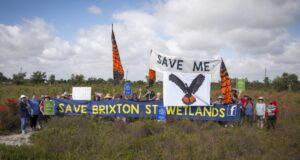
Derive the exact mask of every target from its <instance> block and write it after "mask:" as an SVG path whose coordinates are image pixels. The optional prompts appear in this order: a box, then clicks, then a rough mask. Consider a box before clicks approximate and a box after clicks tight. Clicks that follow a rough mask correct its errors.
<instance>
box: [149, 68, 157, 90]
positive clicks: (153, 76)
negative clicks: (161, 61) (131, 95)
mask: <svg viewBox="0 0 300 160" xmlns="http://www.w3.org/2000/svg"><path fill="white" fill-rule="evenodd" d="M155 80H156V72H155V70H153V69H149V72H148V86H149V87H151V86H153V84H154V82H155Z"/></svg>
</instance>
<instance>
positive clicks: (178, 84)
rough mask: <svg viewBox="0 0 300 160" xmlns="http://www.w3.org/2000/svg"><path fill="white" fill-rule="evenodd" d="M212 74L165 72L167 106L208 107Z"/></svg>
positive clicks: (165, 100) (165, 99) (165, 101)
mask: <svg viewBox="0 0 300 160" xmlns="http://www.w3.org/2000/svg"><path fill="white" fill-rule="evenodd" d="M210 81H211V74H206V73H180V72H173V73H170V72H164V81H163V83H164V86H163V87H164V88H163V90H164V105H165V106H208V105H209V104H210Z"/></svg>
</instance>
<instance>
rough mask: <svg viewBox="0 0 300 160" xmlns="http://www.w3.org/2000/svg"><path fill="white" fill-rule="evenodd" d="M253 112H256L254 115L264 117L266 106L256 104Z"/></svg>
mask: <svg viewBox="0 0 300 160" xmlns="http://www.w3.org/2000/svg"><path fill="white" fill-rule="evenodd" d="M255 110H256V115H258V116H265V112H266V104H265V103H256V106H255Z"/></svg>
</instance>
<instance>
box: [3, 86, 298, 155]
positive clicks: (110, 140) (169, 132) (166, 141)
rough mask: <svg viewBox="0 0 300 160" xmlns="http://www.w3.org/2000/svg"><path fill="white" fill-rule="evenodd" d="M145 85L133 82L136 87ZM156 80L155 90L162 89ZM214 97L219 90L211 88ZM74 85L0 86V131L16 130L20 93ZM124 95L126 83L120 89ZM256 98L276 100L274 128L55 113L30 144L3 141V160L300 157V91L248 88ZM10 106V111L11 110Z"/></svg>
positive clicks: (49, 91)
mask: <svg viewBox="0 0 300 160" xmlns="http://www.w3.org/2000/svg"><path fill="white" fill-rule="evenodd" d="M145 85H146V84H134V85H133V86H134V90H136V91H137V90H138V88H139V87H142V88H144V87H145ZM92 87H93V92H94V91H98V92H103V93H107V92H112V88H113V87H112V85H110V84H106V85H96V84H95V85H92ZM161 88H162V87H161V85H159V84H156V85H155V86H154V88H153V89H154V91H161ZM212 88H213V90H212V97H213V98H215V97H217V96H218V95H219V94H220V91H219V90H218V89H217V87H216V86H212ZM64 91H69V92H71V85H66V84H61V85H60V84H59V85H52V86H49V85H18V86H17V85H0V106H1V108H0V109H1V110H0V111H1V113H0V115H1V130H0V131H1V132H0V134H9V133H10V132H17V131H18V130H16V129H18V118H17V111H18V110H17V109H16V105H15V104H14V103H15V102H14V101H15V100H14V99H12V98H17V97H18V96H19V95H20V94H26V95H28V96H31V95H33V94H35V95H37V96H39V95H42V94H49V95H51V96H56V95H58V94H61V93H63V92H64ZM116 93H122V87H121V86H119V87H116ZM245 94H247V95H250V96H251V97H253V98H254V99H257V98H258V97H259V96H263V97H265V99H266V101H267V102H270V101H271V100H277V101H278V103H279V109H280V111H279V119H278V125H277V128H276V129H275V130H266V129H257V128H256V127H253V128H249V127H247V125H245V124H244V125H242V126H241V127H237V126H236V127H234V128H224V127H223V126H221V125H219V124H218V123H217V122H204V121H191V120H187V119H183V120H168V121H167V122H166V123H163V122H156V120H150V119H139V120H136V121H133V122H130V123H124V122H122V121H108V120H103V119H100V118H99V117H94V116H85V115H82V116H64V117H54V118H52V120H51V121H50V122H49V123H47V124H46V126H44V128H43V129H42V130H40V131H37V132H35V133H34V134H33V136H32V137H31V143H32V145H23V146H6V145H0V159H274V160H275V159H276V160H277V159H292V160H293V159H295V160H297V159H300V153H299V151H300V107H299V104H300V93H299V92H288V91H284V92H276V91H274V90H272V89H269V90H261V89H260V90H256V89H255V90H253V89H250V90H247V91H246V92H245ZM8 110H9V112H8Z"/></svg>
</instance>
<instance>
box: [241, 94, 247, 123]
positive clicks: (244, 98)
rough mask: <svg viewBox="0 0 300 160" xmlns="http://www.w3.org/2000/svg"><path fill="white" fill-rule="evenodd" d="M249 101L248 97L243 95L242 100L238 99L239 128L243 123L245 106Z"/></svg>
mask: <svg viewBox="0 0 300 160" xmlns="http://www.w3.org/2000/svg"><path fill="white" fill-rule="evenodd" d="M248 100H249V96H247V95H244V96H243V97H242V98H240V100H239V103H240V104H241V106H240V110H241V112H240V113H241V114H240V117H241V118H240V121H239V126H241V124H242V123H243V122H244V119H245V117H246V114H245V111H246V105H247V103H248Z"/></svg>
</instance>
